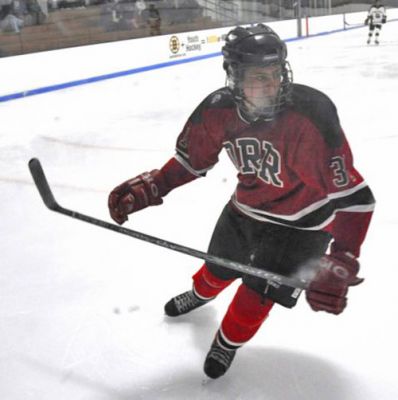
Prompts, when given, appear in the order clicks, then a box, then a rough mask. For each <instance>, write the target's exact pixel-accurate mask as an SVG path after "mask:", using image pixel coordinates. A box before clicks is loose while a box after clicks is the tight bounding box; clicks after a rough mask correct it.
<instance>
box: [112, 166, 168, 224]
mask: <svg viewBox="0 0 398 400" xmlns="http://www.w3.org/2000/svg"><path fill="white" fill-rule="evenodd" d="M165 186H166V185H165V184H164V179H163V174H162V172H161V171H159V170H153V171H151V172H144V173H143V174H141V175H138V176H137V177H135V178H133V179H130V180H128V181H126V182H124V183H122V184H121V185H119V186H117V187H116V188H115V189H113V190H112V192H111V193H110V195H109V199H108V207H109V213H110V215H111V217H112V219H113V220H114V221H116V222H117V223H118V224H120V225H121V224H123V223H124V222H126V221H127V220H128V217H127V215H128V214H131V213H133V212H136V211H139V210H142V209H143V208H146V207H148V206H154V205H158V204H162V203H163V200H162V197H163V196H164V195H165V194H167V190H166V188H165Z"/></svg>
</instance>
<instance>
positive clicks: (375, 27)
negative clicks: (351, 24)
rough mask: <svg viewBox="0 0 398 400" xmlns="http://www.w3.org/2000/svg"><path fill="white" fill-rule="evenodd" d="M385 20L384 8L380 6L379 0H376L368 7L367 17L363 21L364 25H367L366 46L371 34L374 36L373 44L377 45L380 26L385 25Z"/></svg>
mask: <svg viewBox="0 0 398 400" xmlns="http://www.w3.org/2000/svg"><path fill="white" fill-rule="evenodd" d="M386 20H387V15H386V8H385V7H384V6H383V5H382V4H380V1H379V0H376V1H375V3H374V4H373V5H372V6H371V7H370V9H369V12H368V16H367V17H366V20H365V25H369V34H368V41H367V44H370V42H371V40H372V36H373V32H374V34H375V44H379V35H380V30H381V25H382V24H385V23H386Z"/></svg>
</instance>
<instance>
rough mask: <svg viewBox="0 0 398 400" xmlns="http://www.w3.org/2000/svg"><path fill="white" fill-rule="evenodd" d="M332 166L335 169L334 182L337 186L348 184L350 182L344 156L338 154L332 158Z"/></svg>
mask: <svg viewBox="0 0 398 400" xmlns="http://www.w3.org/2000/svg"><path fill="white" fill-rule="evenodd" d="M330 168H332V170H333V176H334V179H333V183H334V185H335V186H337V187H342V186H346V185H347V184H348V182H349V180H348V175H347V171H346V168H345V163H344V158H343V157H340V156H336V157H333V158H332V161H331V163H330Z"/></svg>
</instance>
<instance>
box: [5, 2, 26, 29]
mask: <svg viewBox="0 0 398 400" xmlns="http://www.w3.org/2000/svg"><path fill="white" fill-rule="evenodd" d="M23 24H24V21H23V19H21V18H18V17H17V16H16V15H15V14H14V12H13V3H10V4H4V5H3V6H2V7H1V8H0V31H1V32H13V33H20V32H21V28H22V27H23Z"/></svg>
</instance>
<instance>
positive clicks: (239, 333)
mask: <svg viewBox="0 0 398 400" xmlns="http://www.w3.org/2000/svg"><path fill="white" fill-rule="evenodd" d="M273 305H274V302H273V301H272V300H269V299H265V298H264V297H263V296H261V295H260V294H258V293H257V292H255V291H254V290H252V289H250V288H248V287H247V286H246V285H244V284H241V285H240V286H239V288H238V290H237V292H236V294H235V296H234V298H233V300H232V302H231V304H230V306H229V308H228V311H227V313H226V314H225V316H224V319H223V321H222V323H221V329H220V334H221V337H222V339H224V341H225V342H226V345H229V346H231V347H236V346H241V345H242V344H244V343H245V342H247V341H248V340H249V339H251V338H252V337H253V336H254V335H255V333H256V332H257V331H258V329H259V328H260V326H261V324H262V323H263V322H264V320H265V319H266V318H267V316H268V313H269V312H270V310H271V308H272V306H273Z"/></svg>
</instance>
